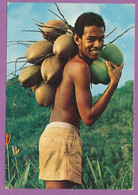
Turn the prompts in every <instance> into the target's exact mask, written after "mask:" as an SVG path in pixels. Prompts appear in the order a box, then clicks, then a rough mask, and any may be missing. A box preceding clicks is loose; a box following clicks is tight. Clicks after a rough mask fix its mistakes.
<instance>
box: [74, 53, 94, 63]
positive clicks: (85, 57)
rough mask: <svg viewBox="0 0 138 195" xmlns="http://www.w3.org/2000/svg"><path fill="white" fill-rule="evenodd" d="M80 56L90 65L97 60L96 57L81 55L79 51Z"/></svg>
mask: <svg viewBox="0 0 138 195" xmlns="http://www.w3.org/2000/svg"><path fill="white" fill-rule="evenodd" d="M78 57H79V58H81V59H82V60H84V61H85V62H86V63H87V64H88V65H91V63H92V62H93V61H94V60H95V59H91V58H89V57H87V56H81V55H80V54H79V53H78Z"/></svg>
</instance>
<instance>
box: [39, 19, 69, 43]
mask: <svg viewBox="0 0 138 195" xmlns="http://www.w3.org/2000/svg"><path fill="white" fill-rule="evenodd" d="M67 29H68V26H67V25H66V24H65V23H64V22H63V21H62V20H50V21H47V22H46V23H45V24H44V26H43V27H42V28H41V30H42V36H43V38H44V39H47V37H48V38H49V39H51V40H52V41H54V40H55V39H56V38H57V37H59V36H60V35H62V34H65V33H66V31H67Z"/></svg>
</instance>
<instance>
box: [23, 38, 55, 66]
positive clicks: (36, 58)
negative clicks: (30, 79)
mask: <svg viewBox="0 0 138 195" xmlns="http://www.w3.org/2000/svg"><path fill="white" fill-rule="evenodd" d="M52 51H53V44H52V43H51V42H50V41H47V40H45V39H44V40H42V41H37V42H35V43H33V44H32V45H30V46H29V47H28V49H27V51H26V53H25V57H26V59H27V62H29V63H32V64H36V65H41V63H42V61H43V60H44V59H45V58H46V57H47V55H48V54H49V53H51V52H52Z"/></svg>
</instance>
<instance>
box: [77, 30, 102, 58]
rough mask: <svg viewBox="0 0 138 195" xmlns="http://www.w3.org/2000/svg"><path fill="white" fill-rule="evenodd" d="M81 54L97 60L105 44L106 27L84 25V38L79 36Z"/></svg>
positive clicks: (83, 56)
mask: <svg viewBox="0 0 138 195" xmlns="http://www.w3.org/2000/svg"><path fill="white" fill-rule="evenodd" d="M79 43H80V44H79V45H78V48H79V55H80V57H82V58H84V59H91V60H95V59H96V58H98V57H99V54H100V51H101V49H102V48H103V46H104V28H103V27H97V26H86V27H84V33H83V35H82V38H79Z"/></svg>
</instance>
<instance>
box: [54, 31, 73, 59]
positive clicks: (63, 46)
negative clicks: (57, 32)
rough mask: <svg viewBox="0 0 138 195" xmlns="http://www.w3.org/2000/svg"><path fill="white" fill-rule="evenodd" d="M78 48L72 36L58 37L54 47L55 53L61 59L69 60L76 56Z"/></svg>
mask: <svg viewBox="0 0 138 195" xmlns="http://www.w3.org/2000/svg"><path fill="white" fill-rule="evenodd" d="M76 51H77V47H76V44H75V42H74V39H73V35H72V34H64V35H61V36H60V37H58V38H57V39H56V40H55V42H54V45H53V53H54V54H55V55H57V56H58V57H59V58H61V59H68V58H71V57H73V56H74V55H75V54H76Z"/></svg>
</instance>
